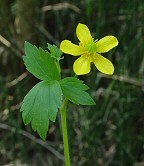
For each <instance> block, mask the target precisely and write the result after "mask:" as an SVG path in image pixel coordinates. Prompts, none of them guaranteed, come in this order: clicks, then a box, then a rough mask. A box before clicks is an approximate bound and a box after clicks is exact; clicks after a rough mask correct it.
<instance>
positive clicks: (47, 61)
mask: <svg viewBox="0 0 144 166" xmlns="http://www.w3.org/2000/svg"><path fill="white" fill-rule="evenodd" d="M25 54H26V56H24V57H23V60H24V63H25V65H26V67H27V70H28V71H29V72H30V73H32V74H33V75H34V76H35V77H37V78H39V79H40V80H59V79H60V73H59V71H58V68H57V65H56V62H55V59H54V58H52V57H51V55H50V54H49V53H48V52H45V51H44V50H43V49H42V48H39V49H38V48H37V47H36V46H33V45H32V44H30V43H28V42H25Z"/></svg>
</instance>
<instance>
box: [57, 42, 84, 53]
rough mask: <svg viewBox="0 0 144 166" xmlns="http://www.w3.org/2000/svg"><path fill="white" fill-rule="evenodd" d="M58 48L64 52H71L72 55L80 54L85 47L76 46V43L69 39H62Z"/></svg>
mask: <svg viewBox="0 0 144 166" xmlns="http://www.w3.org/2000/svg"><path fill="white" fill-rule="evenodd" d="M60 49H61V50H62V51H63V52H64V53H66V54H71V55H74V56H78V55H81V54H83V53H84V52H85V49H84V48H83V47H82V46H78V45H76V44H73V43H72V42H71V41H69V40H64V41H62V42H61V44H60Z"/></svg>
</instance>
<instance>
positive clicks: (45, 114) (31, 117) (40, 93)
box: [20, 80, 62, 139]
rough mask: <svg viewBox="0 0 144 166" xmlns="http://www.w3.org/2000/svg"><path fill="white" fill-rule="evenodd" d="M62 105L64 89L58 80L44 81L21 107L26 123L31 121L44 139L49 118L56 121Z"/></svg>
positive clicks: (31, 91) (26, 98)
mask: <svg viewBox="0 0 144 166" xmlns="http://www.w3.org/2000/svg"><path fill="white" fill-rule="evenodd" d="M61 105H62V91H61V87H60V85H59V82H58V81H56V80H55V81H42V82H40V83H38V84H37V85H35V86H34V87H33V88H32V89H31V90H30V91H29V93H28V94H27V95H26V96H25V98H24V100H23V104H22V107H21V110H20V111H21V112H22V117H23V121H24V123H25V125H27V124H29V123H30V122H31V125H32V128H33V130H34V131H36V130H37V132H38V134H39V135H40V137H41V138H42V139H45V138H46V134H47V131H48V126H49V120H51V121H53V122H54V121H55V120H56V116H57V112H58V108H60V107H61Z"/></svg>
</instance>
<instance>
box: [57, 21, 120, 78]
mask: <svg viewBox="0 0 144 166" xmlns="http://www.w3.org/2000/svg"><path fill="white" fill-rule="evenodd" d="M76 35H77V37H78V39H79V41H80V43H79V45H75V44H73V43H72V42H71V41H69V40H64V41H62V42H61V44H60V49H61V50H62V51H63V52H64V53H66V54H71V55H74V56H79V55H81V56H80V57H79V58H78V59H77V60H76V61H75V62H74V65H73V69H74V72H75V73H76V74H77V75H84V74H88V73H89V72H90V70H91V63H92V62H93V63H94V64H95V66H96V68H97V69H98V70H99V71H101V72H102V73H104V74H113V72H114V66H113V64H112V63H111V62H110V61H109V60H108V59H106V58H104V57H103V56H101V55H100V54H99V53H104V52H108V51H109V50H111V49H112V48H114V47H116V46H117V45H118V40H117V38H116V37H114V36H106V37H103V38H102V39H100V40H94V39H93V38H92V36H91V33H90V30H89V29H88V27H87V26H86V25H84V24H80V23H79V24H78V26H77V28H76Z"/></svg>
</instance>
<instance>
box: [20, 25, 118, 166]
mask: <svg viewBox="0 0 144 166" xmlns="http://www.w3.org/2000/svg"><path fill="white" fill-rule="evenodd" d="M76 34H77V37H78V39H79V40H80V43H79V45H75V44H73V43H71V42H70V41H69V40H64V41H62V42H61V44H60V49H59V48H58V47H57V46H55V45H51V44H48V47H47V48H48V51H44V50H43V49H42V48H37V47H36V46H33V45H32V44H30V43H28V42H25V55H26V56H24V57H23V60H24V63H25V66H26V68H27V70H28V71H29V72H30V73H32V74H33V75H34V76H35V77H37V78H38V79H40V80H41V82H40V83H38V84H36V85H35V86H34V87H33V88H32V89H31V90H30V91H29V92H28V94H27V95H26V96H25V98H24V100H23V102H22V106H21V109H20V111H21V112H22V118H23V121H24V123H25V125H27V124H29V123H31V126H32V129H33V130H34V131H37V132H38V134H39V136H40V137H41V138H42V139H43V140H45V139H46V135H47V131H48V127H49V121H53V122H55V120H56V117H57V113H58V110H60V114H61V124H62V134H63V143H64V156H65V165H66V166H70V155H69V144H68V134H67V122H66V113H67V111H66V108H67V104H68V101H71V102H73V103H75V104H77V105H79V104H81V105H95V101H94V100H93V99H92V98H91V97H90V95H89V94H88V93H87V92H86V91H87V90H88V89H89V87H88V86H87V85H85V84H84V83H83V81H81V80H79V79H78V78H75V77H67V78H63V79H62V78H61V68H60V63H59V61H60V60H62V59H63V57H62V54H63V52H64V53H66V54H71V55H74V56H79V55H81V56H80V57H79V58H78V59H77V60H76V61H75V63H74V66H73V68H74V72H75V73H76V75H84V74H88V73H89V72H90V65H91V63H92V62H93V63H94V64H95V66H96V67H97V69H98V70H99V71H101V72H102V73H105V74H113V72H114V67H113V64H112V63H111V62H110V61H109V60H108V59H106V58H104V57H103V56H101V55H100V53H104V52H107V51H109V50H110V49H112V48H113V47H115V46H117V45H118V40H117V39H116V37H114V36H106V37H104V38H102V39H100V40H94V39H93V38H92V36H91V34H90V31H89V29H88V27H87V26H86V25H84V24H80V23H79V24H78V26H77V29H76ZM62 51H63V52H62Z"/></svg>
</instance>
